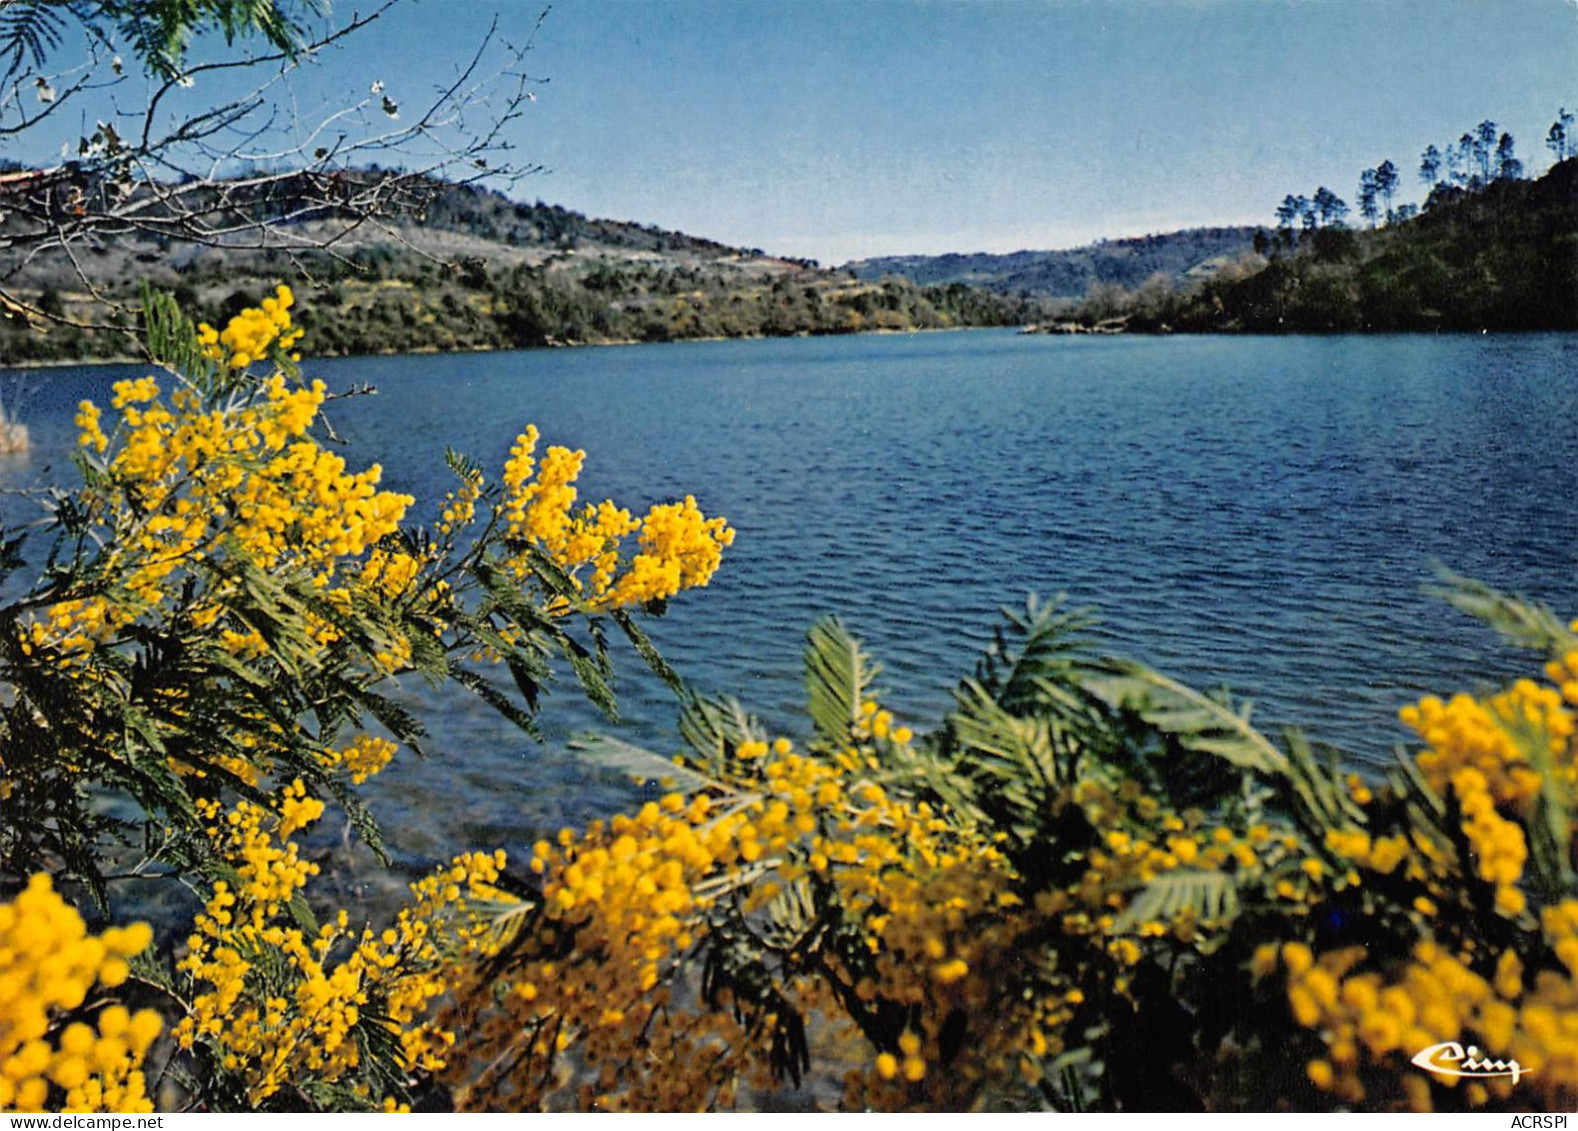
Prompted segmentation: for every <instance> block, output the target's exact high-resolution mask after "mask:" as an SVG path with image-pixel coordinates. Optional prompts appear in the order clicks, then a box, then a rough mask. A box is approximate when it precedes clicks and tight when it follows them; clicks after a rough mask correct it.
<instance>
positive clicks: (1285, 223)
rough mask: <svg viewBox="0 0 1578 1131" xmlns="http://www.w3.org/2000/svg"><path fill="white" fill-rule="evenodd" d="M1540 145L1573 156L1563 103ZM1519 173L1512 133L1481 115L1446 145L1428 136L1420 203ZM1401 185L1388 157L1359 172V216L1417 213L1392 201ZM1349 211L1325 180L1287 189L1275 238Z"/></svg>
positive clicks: (1370, 221)
mask: <svg viewBox="0 0 1578 1131" xmlns="http://www.w3.org/2000/svg"><path fill="white" fill-rule="evenodd" d="M1545 145H1546V148H1548V149H1549V150H1550V151H1551V154H1552V156H1553V157H1554V158H1555V162H1556V163H1557V164H1560V163H1561V162H1563V161H1565V160H1567V159H1568V158H1569V157H1573V156H1578V130H1575V128H1574V119H1573V115H1572V113H1571V112H1570V111H1568V110H1567V108H1566V107H1562V109H1561V110H1560V111H1558V113H1557V115H1556V120H1555V121H1554V122H1552V123H1551V128H1550V130H1549V131H1548V132H1547V134H1546V136H1545ZM1524 174H1525V169H1524V164H1523V161H1522V160H1521V159H1520V158H1519V157H1518V155H1517V143H1516V141H1515V140H1514V138H1513V136H1512V134H1510V133H1508V132H1506V131H1505V130H1502V129H1500V128H1499V127H1498V126H1497V125H1496V123H1495V122H1493V121H1491V120H1489V119H1486V120H1485V121H1482V122H1480V123H1479V125H1477V126H1475V127H1474V128H1473V129H1471V130H1465V131H1464V132H1463V134H1462V136H1460V137H1459V138H1458V139H1457V140H1456V141H1455V142H1448V143H1447V145H1446V147H1445V148H1441V147H1439V146H1437V145H1436V144H1435V143H1433V142H1432V143H1431V144H1430V145H1428V146H1427V147H1426V148H1425V151H1424V152H1423V153H1422V154H1420V158H1419V180H1420V181H1421V182H1422V183H1423V184H1424V185H1425V187H1426V190H1427V196H1426V198H1425V202H1424V205H1423V208H1424V209H1425V210H1428V209H1430V208H1432V207H1435V206H1437V205H1439V204H1441V203H1442V202H1443V201H1445V200H1448V199H1451V198H1452V197H1454V196H1455V195H1456V194H1459V193H1463V192H1476V191H1479V190H1481V189H1483V188H1485V187H1486V186H1487V185H1490V184H1493V183H1495V182H1497V181H1516V180H1521V179H1522V178H1523V177H1524ZM1401 185H1402V174H1401V172H1400V171H1399V169H1398V167H1397V165H1396V164H1395V163H1394V162H1393V161H1392V160H1391V159H1390V158H1388V159H1387V160H1384V161H1382V162H1380V163H1379V164H1378V165H1375V166H1373V167H1372V168H1368V169H1365V170H1363V171H1362V172H1360V174H1359V186H1358V195H1357V197H1356V200H1357V204H1358V212H1359V216H1360V217H1361V218H1362V219H1363V220H1364V222H1365V224H1366V225H1367V226H1368V227H1371V228H1375V227H1378V226H1380V225H1382V224H1396V223H1402V222H1403V221H1406V220H1411V219H1413V218H1414V217H1416V216H1418V215H1419V213H1420V211H1421V206H1419V205H1415V204H1401V205H1399V204H1397V203H1396V198H1397V193H1398V190H1399V188H1400V187H1401ZM1349 212H1350V209H1349V207H1348V203H1347V202H1346V201H1345V200H1343V199H1342V198H1341V197H1339V196H1338V195H1337V194H1336V193H1335V192H1333V191H1332V190H1331V189H1329V188H1327V187H1326V186H1325V185H1322V186H1321V187H1320V188H1318V189H1316V190H1315V193H1314V194H1313V195H1312V196H1304V195H1302V194H1293V193H1290V194H1288V195H1287V196H1285V197H1283V198H1282V203H1281V204H1279V205H1277V208H1276V220H1277V225H1276V240H1275V243H1276V244H1279V245H1280V246H1282V247H1285V248H1291V247H1293V246H1294V245H1295V244H1297V243H1298V242H1299V241H1300V239H1301V238H1303V237H1304V236H1306V235H1308V234H1310V233H1315V232H1319V231H1321V230H1323V229H1332V228H1335V229H1343V228H1346V227H1347V220H1348V216H1349ZM1271 247H1272V241H1269V240H1267V241H1263V242H1262V243H1260V244H1258V245H1257V247H1256V250H1257V251H1260V252H1262V253H1265V252H1267V251H1269V250H1271Z"/></svg>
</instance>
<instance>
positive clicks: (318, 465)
mask: <svg viewBox="0 0 1578 1131" xmlns="http://www.w3.org/2000/svg"><path fill="white" fill-rule="evenodd" d="M114 393H115V395H114V400H113V403H114V405H115V406H116V408H117V409H118V410H119V412H120V415H121V419H120V422H119V424H118V425H117V427H116V430H115V433H114V436H113V437H105V436H104V434H103V432H102V430H100V429H99V427H98V420H99V416H98V410H97V409H96V408H95V407H94V406H92V405H91V403H90V402H84V403H83V407H82V408H81V409H80V410H79V419H78V424H79V427H81V428H82V431H83V436H82V437H81V444H82V447H83V450H84V453H85V454H86V455H89V456H92V457H94V458H96V459H97V458H101V457H102V462H103V470H104V471H105V472H106V473H107V475H106V479H105V481H104V485H103V486H101V487H100V488H98V489H97V490H96V491H93V492H89V493H88V495H87V500H86V501H87V503H88V506H89V507H90V508H91V513H93V514H95V515H97V516H100V517H102V518H103V519H104V520H105V521H106V522H108V523H110V524H111V525H112V527H113V530H112V531H111V533H110V534H109V535H108V536H107V537H106V541H107V543H108V544H109V545H110V546H111V549H110V550H109V551H108V554H107V560H106V562H105V563H104V565H105V567H106V569H107V571H108V572H109V574H110V575H111V576H118V577H119V578H120V579H121V591H120V592H118V593H117V594H115V596H114V598H113V599H112V598H111V597H108V596H95V597H89V598H82V599H72V600H66V601H61V602H58V603H57V604H55V605H54V606H52V607H51V608H50V609H49V610H48V612H47V614H46V615H45V616H44V617H43V618H42V619H34V620H32V621H31V622H30V623H26V624H24V625H23V626H22V627H21V631H22V633H23V643H24V645H25V646H26V648H27V650H28V653H29V654H33V653H34V652H35V651H38V650H43V649H52V650H54V651H55V652H56V653H57V654H58V655H59V657H60V659H61V662H63V663H72V662H75V663H82V662H84V661H85V657H86V655H87V654H88V653H90V652H91V651H92V650H93V649H94V648H95V647H96V646H100V645H103V644H106V643H108V642H110V641H111V640H113V639H114V638H115V637H116V635H117V633H119V632H120V631H121V630H123V629H124V628H126V627H127V626H128V625H130V624H132V623H134V622H135V621H136V620H137V619H138V618H139V617H143V616H150V615H153V614H155V613H156V612H157V611H158V610H160V609H162V608H165V607H166V606H167V605H168V602H169V599H170V596H171V593H172V590H174V591H178V590H179V587H178V586H172V584H171V582H172V579H173V578H174V577H176V576H177V575H178V574H180V573H182V572H183V571H188V570H190V569H191V568H192V567H193V566H195V565H198V564H200V563H201V562H203V561H204V560H205V559H207V558H210V557H213V558H216V559H217V558H223V557H225V556H227V555H234V554H240V555H244V556H245V557H246V558H248V559H250V561H251V562H252V564H253V565H255V566H256V567H258V568H260V569H263V570H275V569H280V568H290V567H294V566H298V565H299V566H302V567H305V568H309V569H311V570H313V571H314V572H315V573H316V575H317V577H318V578H319V579H320V581H321V583H322V584H324V585H328V584H329V582H330V581H331V580H332V579H333V578H334V577H335V574H336V571H337V569H338V567H339V564H340V563H341V562H342V561H344V560H346V559H349V558H355V557H358V556H359V555H361V554H363V553H364V552H366V551H367V550H368V549H369V548H370V547H371V546H373V545H374V544H375V543H377V542H378V541H379V540H380V539H381V538H383V537H385V536H386V535H388V534H391V533H393V532H394V531H395V530H396V529H397V528H398V526H399V523H400V521H401V519H402V518H403V517H404V514H405V511H406V508H407V507H408V506H410V504H411V502H412V499H411V498H410V497H409V496H406V495H398V494H394V493H391V492H386V491H379V490H378V489H377V484H378V482H379V479H380V477H381V475H382V472H381V469H380V468H379V467H378V466H377V465H373V466H372V467H370V468H368V469H366V470H363V471H360V472H351V471H348V470H347V468H346V464H345V460H344V459H343V458H342V457H340V456H338V455H336V454H334V453H332V452H328V451H325V450H324V449H322V448H321V447H319V446H318V444H317V442H316V441H314V440H312V439H311V438H310V437H308V436H307V429H308V428H309V427H310V425H311V424H312V421H313V419H314V418H315V416H316V413H317V410H318V406H319V405H321V404H322V402H323V399H324V396H325V392H324V386H323V383H322V382H321V381H315V382H313V383H312V385H311V386H310V387H308V386H294V387H293V386H291V385H290V384H289V383H288V382H287V381H286V379H285V377H284V376H283V375H282V374H279V373H276V374H274V375H273V376H272V377H270V378H268V379H267V380H266V381H264V382H262V383H261V385H260V386H259V390H258V393H257V395H255V396H252V397H251V398H245V399H243V400H241V401H240V402H239V403H227V404H225V405H223V406H220V407H216V408H212V409H205V407H204V405H203V402H202V399H201V398H200V397H199V396H198V395H197V394H196V392H195V391H193V390H191V389H187V388H178V389H176V390H175V391H174V392H173V393H172V394H171V396H170V399H169V404H168V405H166V404H165V402H164V400H163V399H162V396H161V393H160V390H159V387H158V383H157V382H156V381H155V380H154V379H153V378H151V377H146V378H140V379H137V380H128V381H120V382H117V383H116V384H115V387H114ZM101 441H102V442H101ZM411 576H412V573H411V571H395V572H391V571H390V570H389V569H387V568H380V569H378V570H376V571H375V573H374V576H373V577H372V578H371V579H370V581H369V583H370V584H378V585H379V586H381V588H382V589H383V590H384V591H385V592H387V591H388V590H389V589H390V588H391V586H392V584H393V582H394V581H395V580H396V579H407V580H408V579H409V578H410V577H411ZM354 583H355V579H354V578H352V579H350V580H349V581H347V582H346V584H354ZM210 598H211V600H212V601H213V607H212V608H211V609H209V610H208V611H207V612H206V614H205V615H206V616H207V617H208V619H209V621H210V622H212V621H213V620H214V619H217V618H219V617H220V616H221V615H222V612H221V610H222V608H223V605H224V600H225V594H224V593H222V592H220V593H213V594H211V595H210ZM200 611H201V610H200ZM226 632H228V633H229V635H228V636H224V637H223V638H224V639H226V640H227V641H229V642H230V643H231V645H232V649H231V650H232V651H233V652H236V653H237V654H249V655H253V656H256V655H259V654H261V651H262V649H261V643H262V642H261V640H260V639H259V638H256V637H255V636H254V635H253V634H252V630H251V626H246V625H234V626H232V625H223V626H222V627H221V628H220V630H219V633H218V634H220V635H222V634H223V633H226Z"/></svg>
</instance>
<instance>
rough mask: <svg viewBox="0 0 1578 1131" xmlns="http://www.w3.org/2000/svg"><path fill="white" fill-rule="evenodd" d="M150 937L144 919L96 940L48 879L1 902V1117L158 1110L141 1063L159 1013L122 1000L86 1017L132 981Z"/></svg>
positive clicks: (39, 877) (32, 883) (156, 1030)
mask: <svg viewBox="0 0 1578 1131" xmlns="http://www.w3.org/2000/svg"><path fill="white" fill-rule="evenodd" d="M152 939H153V932H152V931H151V930H150V929H149V927H148V925H147V924H146V923H136V924H133V925H132V926H129V927H112V928H110V929H109V930H107V931H105V932H104V933H103V934H101V935H97V936H94V935H90V934H88V933H87V928H86V926H85V925H84V923H83V921H82V916H80V915H79V914H78V913H77V912H76V910H75V909H74V908H72V907H71V906H70V905H69V904H67V903H66V902H65V900H63V899H61V898H60V896H59V895H58V894H56V892H55V890H54V887H53V885H52V884H51V883H50V880H49V877H48V876H45V875H36V876H34V877H33V878H32V879H31V880H30V881H29V882H28V885H27V889H26V890H25V891H23V892H22V893H21V894H20V895H18V896H17V897H16V899H15V900H13V901H12V902H10V903H3V904H0V1112H4V1111H43V1110H53V1111H67V1112H148V1111H152V1110H153V1104H152V1102H151V1101H150V1100H149V1099H148V1095H147V1091H146V1089H147V1081H146V1080H145V1078H144V1076H143V1071H142V1065H143V1059H144V1057H145V1056H146V1055H147V1052H148V1049H149V1046H151V1045H152V1044H153V1041H154V1038H155V1037H157V1036H158V1035H159V1031H160V1029H161V1028H162V1027H163V1022H161V1021H160V1019H159V1015H158V1014H157V1013H154V1012H153V1011H152V1010H139V1011H138V1012H137V1013H135V1014H134V1013H131V1012H129V1011H128V1010H127V1009H126V1008H125V1006H123V1005H120V1004H118V1003H114V1002H111V1003H109V1004H104V1003H103V1002H97V1003H95V1006H96V1007H97V1009H98V1012H97V1015H96V1016H92V1015H89V1014H88V1013H87V1008H88V994H89V992H90V991H91V990H92V989H93V988H94V987H95V986H99V987H101V988H102V989H105V990H113V989H115V988H116V987H118V986H120V985H121V984H122V983H124V982H125V981H126V979H127V977H128V975H129V973H130V969H129V967H128V966H127V962H126V960H127V959H128V958H130V957H132V956H133V955H136V954H140V953H141V952H142V951H143V950H145V949H147V947H148V944H149V943H150V942H151V941H152ZM68 1017H75V1018H79V1019H77V1020H71V1021H69V1023H67V1022H66V1020H65V1019H66V1018H68Z"/></svg>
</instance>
